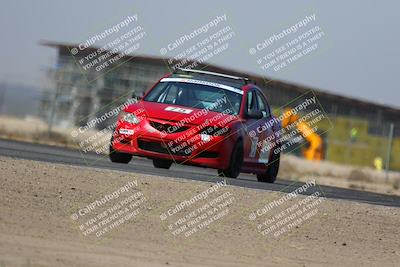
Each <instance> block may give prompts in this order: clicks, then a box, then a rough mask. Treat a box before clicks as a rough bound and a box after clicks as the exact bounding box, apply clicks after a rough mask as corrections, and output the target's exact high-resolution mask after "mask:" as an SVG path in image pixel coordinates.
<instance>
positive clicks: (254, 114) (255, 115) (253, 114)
mask: <svg viewBox="0 0 400 267" xmlns="http://www.w3.org/2000/svg"><path fill="white" fill-rule="evenodd" d="M246 118H248V119H256V120H259V119H262V118H263V113H262V112H261V111H260V110H251V111H250V112H248V113H247V115H246Z"/></svg>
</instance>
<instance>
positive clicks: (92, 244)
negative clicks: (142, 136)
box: [0, 157, 400, 267]
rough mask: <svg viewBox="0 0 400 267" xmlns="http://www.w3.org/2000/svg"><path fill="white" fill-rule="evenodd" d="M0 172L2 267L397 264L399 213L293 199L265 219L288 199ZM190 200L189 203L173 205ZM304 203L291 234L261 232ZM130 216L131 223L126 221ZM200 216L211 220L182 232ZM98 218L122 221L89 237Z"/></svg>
mask: <svg viewBox="0 0 400 267" xmlns="http://www.w3.org/2000/svg"><path fill="white" fill-rule="evenodd" d="M0 173H1V178H0V183H1V189H0V190H1V192H0V203H1V204H0V266H1V267H3V266H321V265H324V266H360V265H363V266H398V265H397V263H398V261H399V260H400V248H399V241H398V237H399V234H400V229H399V228H398V221H399V218H400V216H399V215H400V211H399V209H398V208H390V207H381V206H373V205H367V204H358V203H352V202H349V201H333V200H327V199H324V198H315V199H310V198H308V199H307V198H306V197H305V196H297V197H295V198H292V199H289V200H286V201H285V202H283V204H282V203H281V204H279V205H277V206H275V207H273V208H271V209H270V210H268V211H266V213H265V214H262V212H260V210H261V211H263V210H264V211H265V209H261V208H262V207H266V204H268V203H272V202H274V201H277V200H281V199H282V197H284V196H286V197H287V196H288V195H287V194H283V193H280V192H269V191H261V190H252V189H244V188H237V187H233V186H229V185H225V186H224V185H223V184H222V183H219V184H216V183H206V182H196V181H187V180H180V179H175V178H165V177H164V178H161V177H157V176H149V175H138V174H134V173H126V172H118V171H108V170H99V169H94V168H84V167H71V166H65V165H56V164H46V163H41V162H36V161H27V160H14V159H10V158H5V157H0ZM294 188H296V187H294ZM212 190H214V191H213V192H212ZM204 192H208V195H207V197H205V195H204ZM321 193H323V192H321ZM117 194H119V195H118V197H117ZM199 195H200V196H203V198H199ZM322 195H323V194H322ZM130 196H132V197H130ZM220 199H222V200H221V201H220V202H218V200H220ZM96 200H97V201H96ZM123 200H124V201H123ZM184 200H188V202H185V203H186V204H187V203H190V204H187V205H186V206H185V207H182V206H179V205H177V204H178V203H182V202H183V201H184ZM307 200H309V201H313V202H308V203H314V204H315V203H316V204H318V205H315V206H313V209H312V211H313V212H314V211H316V212H315V213H313V215H312V216H311V214H312V213H311V209H309V210H308V213H303V214H302V216H303V217H302V218H303V219H304V220H303V221H302V222H301V223H299V224H294V223H293V221H292V224H291V228H290V229H289V228H288V227H287V228H286V229H288V230H287V231H286V232H283V233H282V232H281V234H280V235H274V234H273V232H270V233H267V234H265V231H264V230H265V229H267V228H262V227H263V226H262V223H263V222H264V223H266V222H267V220H266V219H272V218H277V216H278V215H279V214H281V215H282V214H283V216H282V217H280V219H279V220H280V221H279V222H280V223H282V222H283V221H284V219H285V218H292V215H291V214H293V213H295V212H298V211H299V210H301V209H302V208H301V207H303V209H304V207H305V206H304V205H305V204H304V203H307V202H306V201H307ZM129 201H131V202H129ZM91 203H95V204H93V205H89V204H91ZM208 204H209V205H211V206H212V207H211V208H210V209H208V210H206V208H208V207H209V206H207V205H208ZM300 204H304V205H303V206H300V208H299V207H298V206H299V205H300ZM118 205H119V206H118ZM121 205H122V208H121V207H120V206H121ZM123 205H125V206H123ZM128 205H130V206H129V209H128V208H127V207H128ZM296 205H297V206H296ZM290 207H297V208H296V209H291V210H290V211H291V212H292V213H290V212H288V209H287V208H290ZM314 208H315V209H314ZM127 210H129V212H131V211H132V213H129V214H131V217H123V216H125V215H126V214H128V213H124V214H123V215H121V214H122V213H123V212H124V211H126V212H128V211H127ZM203 211H205V212H206V213H208V215H209V216H208V218H213V220H207V222H208V224H205V223H203V224H202V226H201V227H200V226H199V224H198V225H196V224H195V223H193V224H191V225H192V226H193V225H194V226H195V227H192V228H190V227H189V228H187V229H185V231H181V232H179V231H178V230H179V229H182V228H181V226H182V225H183V224H185V223H187V222H189V221H191V222H194V220H195V219H199V218H200V217H201V216H203V215H204V213H202V212H203ZM113 212H115V213H113ZM116 212H120V213H118V214H119V215H120V217H118V218H116V219H115V217H112V216H114V215H115V214H116ZM196 212H197V213H196ZM212 212H215V213H213V214H212ZM253 212H255V213H253ZM282 212H286V213H282ZM173 213H175V214H173ZM199 214H203V215H199ZM252 214H256V215H257V216H256V218H255V219H254V220H251V219H250V218H251V215H252ZM305 214H310V217H309V218H308V219H306V218H307V217H304V215H305ZM160 215H161V216H160ZM217 215H219V216H217ZM249 215H250V217H249ZM196 216H198V217H196ZM263 216H264V217H263ZM96 218H97V219H99V218H100V220H101V221H102V222H104V224H102V225H103V226H104V225H106V224H105V223H106V222H109V223H110V224H112V223H114V222H115V221H117V220H119V219H121V218H126V221H125V222H123V223H121V224H116V223H114V224H113V228H111V227H109V228H107V229H108V231H107V232H105V231H103V232H101V231H99V230H98V229H105V228H97V230H94V231H91V230H90V229H94V228H93V225H95V224H96V223H98V222H99V221H96V222H95V223H93V220H94V219H96ZM90 219H92V220H90ZM106 219H109V221H106ZM111 219H115V221H111ZM162 219H164V220H162ZM178 219H180V220H178ZM183 219H187V221H185V223H183V224H181V223H182V220H183ZM120 222H121V221H120ZM197 222H199V221H197ZM269 223H270V222H268V223H267V224H264V226H265V225H269V226H271V225H272V224H275V223H272V224H269ZM110 224H107V225H110ZM99 225H100V224H99ZM187 225H189V224H187ZM260 225H261V226H260ZM281 226H282V225H281ZM91 227H92V228H91ZM194 228H195V229H197V232H190V233H191V234H188V233H189V231H188V229H194ZM278 228H279V227H278ZM263 229H264V230H263ZM269 229H271V228H269ZM279 229H283V228H282V227H281V228H279ZM99 233H100V234H99ZM263 233H264V235H263ZM275 233H277V231H275ZM186 234H187V235H186ZM185 235H186V236H185Z"/></svg>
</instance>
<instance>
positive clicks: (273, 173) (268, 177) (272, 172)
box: [257, 152, 281, 183]
mask: <svg viewBox="0 0 400 267" xmlns="http://www.w3.org/2000/svg"><path fill="white" fill-rule="evenodd" d="M280 158H281V156H280V152H279V153H278V154H275V153H272V159H271V163H270V164H269V166H268V169H267V171H266V173H263V174H257V180H258V181H259V182H263V183H274V182H275V180H276V177H277V176H278V171H279V162H280Z"/></svg>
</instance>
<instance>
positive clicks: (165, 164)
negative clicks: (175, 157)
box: [153, 159, 172, 169]
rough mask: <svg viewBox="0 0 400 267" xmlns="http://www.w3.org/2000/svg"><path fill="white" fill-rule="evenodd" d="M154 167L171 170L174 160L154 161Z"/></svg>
mask: <svg viewBox="0 0 400 267" xmlns="http://www.w3.org/2000/svg"><path fill="white" fill-rule="evenodd" d="M153 165H154V167H156V168H160V169H169V168H170V167H171V165H172V160H168V159H153Z"/></svg>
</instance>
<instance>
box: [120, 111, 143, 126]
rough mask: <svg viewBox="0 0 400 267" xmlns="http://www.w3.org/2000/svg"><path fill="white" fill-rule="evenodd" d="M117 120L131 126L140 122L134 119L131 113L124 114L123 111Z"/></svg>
mask: <svg viewBox="0 0 400 267" xmlns="http://www.w3.org/2000/svg"><path fill="white" fill-rule="evenodd" d="M119 119H120V120H121V121H124V122H127V123H132V124H139V123H140V120H139V119H138V117H136V115H135V114H133V113H129V112H125V111H121V113H120V115H119Z"/></svg>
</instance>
